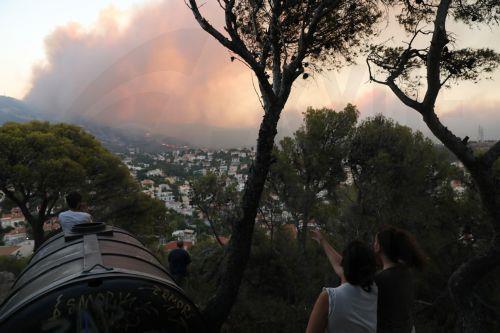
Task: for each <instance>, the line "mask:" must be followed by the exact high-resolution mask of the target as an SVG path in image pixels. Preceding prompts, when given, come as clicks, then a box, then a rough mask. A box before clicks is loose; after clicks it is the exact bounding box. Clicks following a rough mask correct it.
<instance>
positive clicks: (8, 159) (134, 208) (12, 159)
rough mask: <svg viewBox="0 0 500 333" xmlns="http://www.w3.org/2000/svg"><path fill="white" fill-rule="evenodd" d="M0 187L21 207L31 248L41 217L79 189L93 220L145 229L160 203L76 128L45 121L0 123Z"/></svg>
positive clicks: (53, 213) (160, 213)
mask: <svg viewBox="0 0 500 333" xmlns="http://www.w3.org/2000/svg"><path fill="white" fill-rule="evenodd" d="M0 190H1V191H2V192H4V193H5V195H6V197H7V198H8V199H9V200H10V201H12V202H13V203H15V204H16V205H17V206H19V208H20V209H21V210H22V212H23V214H24V216H25V218H26V219H27V221H28V222H29V224H30V225H31V228H32V229H33V235H34V238H35V248H38V247H39V246H40V245H41V243H42V242H43V238H44V233H43V223H44V222H45V221H46V220H47V219H49V218H51V217H54V216H57V213H58V212H59V211H60V210H61V209H63V207H65V203H64V200H63V198H64V196H65V194H67V193H69V192H71V191H79V192H80V193H81V194H82V195H83V197H84V199H85V201H86V202H87V203H88V208H89V212H90V213H91V214H92V215H93V217H94V220H98V221H104V222H108V223H112V224H117V225H123V226H125V227H127V228H128V229H129V230H130V231H135V232H140V233H145V232H146V233H148V231H147V230H148V228H150V227H151V226H152V225H153V224H154V223H156V221H158V219H160V218H161V217H162V216H163V215H164V207H163V206H162V205H161V203H159V202H158V203H157V202H155V201H153V200H152V199H150V198H148V197H145V195H144V194H143V193H141V192H140V190H139V186H138V184H137V183H136V182H135V181H134V180H133V179H132V177H131V176H130V173H129V171H128V169H127V168H126V167H125V165H123V164H122V163H121V161H120V160H119V159H118V157H116V156H114V155H113V154H111V153H110V152H109V151H107V150H106V149H105V148H104V147H103V146H102V145H101V144H100V143H99V141H97V140H96V139H95V138H94V137H93V136H91V135H90V134H88V133H87V132H85V131H84V130H83V129H82V128H80V127H77V126H73V125H67V124H54V125H53V124H49V123H47V122H37V121H35V122H29V123H23V124H19V123H7V124H5V125H3V126H2V127H0Z"/></svg>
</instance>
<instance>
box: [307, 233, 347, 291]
mask: <svg viewBox="0 0 500 333" xmlns="http://www.w3.org/2000/svg"><path fill="white" fill-rule="evenodd" d="M311 233H312V239H314V240H315V241H316V242H318V244H319V245H321V247H322V248H323V251H325V253H326V256H327V257H328V260H329V261H330V264H331V265H332V267H333V270H334V271H335V273H336V274H337V275H338V277H339V278H340V281H341V283H344V282H346V279H345V276H344V269H343V268H342V265H341V263H342V256H341V255H340V254H339V253H338V252H337V251H335V249H334V248H333V247H332V246H331V245H330V244H329V243H328V242H327V241H326V239H325V238H324V237H323V235H322V234H321V232H320V231H318V230H312V231H311Z"/></svg>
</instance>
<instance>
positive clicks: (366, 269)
mask: <svg viewBox="0 0 500 333" xmlns="http://www.w3.org/2000/svg"><path fill="white" fill-rule="evenodd" d="M341 265H342V268H343V269H344V276H345V278H346V280H347V282H349V283H350V284H352V285H355V286H360V287H361V288H363V290H365V291H367V292H370V291H371V290H372V285H373V281H374V279H375V271H376V261H375V255H374V254H373V251H372V250H371V249H370V248H369V247H368V246H367V245H366V244H364V243H363V242H360V241H357V240H355V241H352V242H350V243H349V244H348V245H347V246H346V248H345V249H344V252H342V262H341Z"/></svg>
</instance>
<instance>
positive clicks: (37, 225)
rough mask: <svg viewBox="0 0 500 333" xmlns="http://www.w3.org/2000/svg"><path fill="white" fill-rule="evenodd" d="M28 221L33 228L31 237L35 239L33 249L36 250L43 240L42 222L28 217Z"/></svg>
mask: <svg viewBox="0 0 500 333" xmlns="http://www.w3.org/2000/svg"><path fill="white" fill-rule="evenodd" d="M28 222H29V224H30V225H31V228H32V229H33V238H34V240H35V248H34V249H33V251H36V250H38V248H39V247H40V246H41V245H42V244H43V242H44V241H45V235H44V231H43V223H42V222H40V221H39V220H38V219H36V218H33V219H29V220H28Z"/></svg>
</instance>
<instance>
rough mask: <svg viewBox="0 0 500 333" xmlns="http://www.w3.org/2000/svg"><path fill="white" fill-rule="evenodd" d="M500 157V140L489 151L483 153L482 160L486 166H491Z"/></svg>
mask: <svg viewBox="0 0 500 333" xmlns="http://www.w3.org/2000/svg"><path fill="white" fill-rule="evenodd" d="M499 157H500V141H498V142H497V143H495V144H494V145H493V146H492V147H491V148H490V149H488V151H487V152H486V153H485V154H484V155H483V157H482V158H481V159H482V162H483V163H484V164H486V166H488V167H491V166H492V165H493V163H495V161H496V160H497V158H499Z"/></svg>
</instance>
